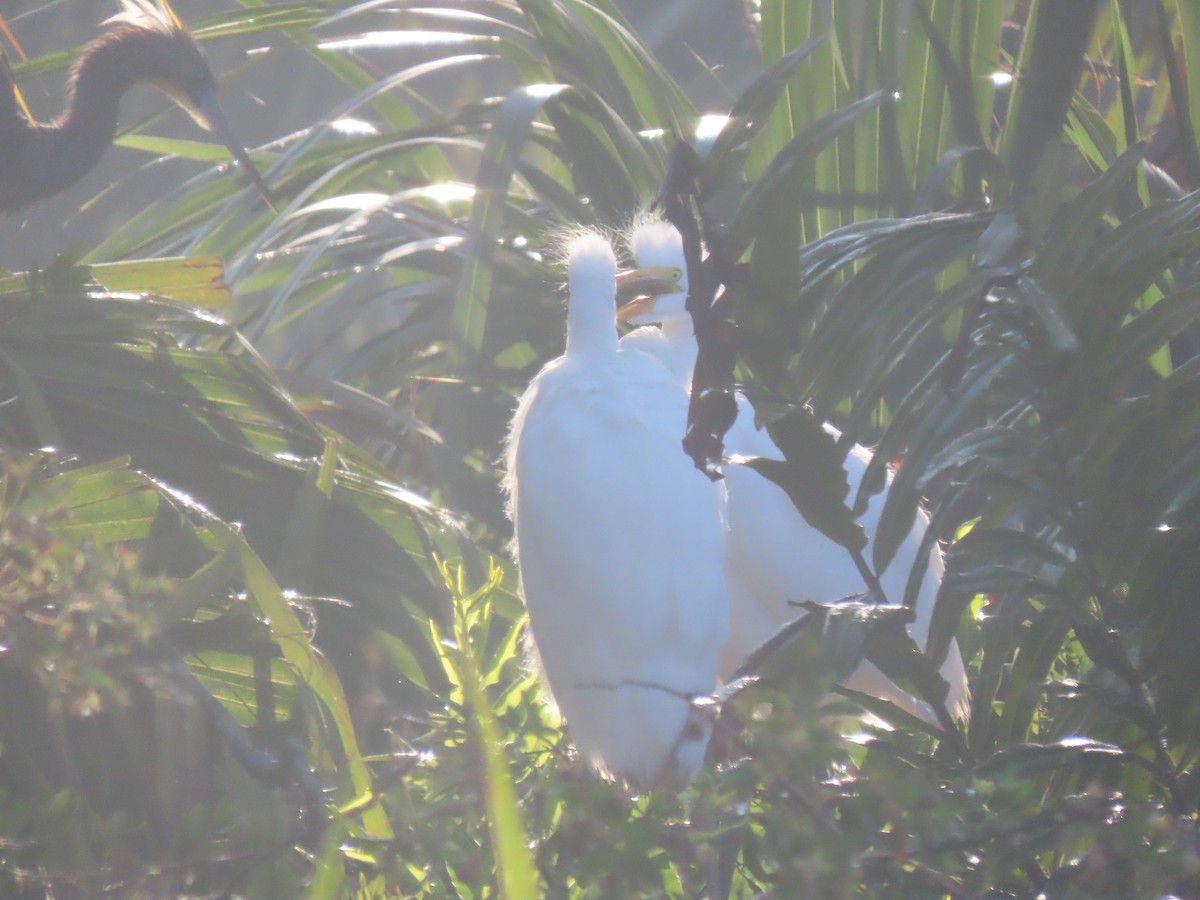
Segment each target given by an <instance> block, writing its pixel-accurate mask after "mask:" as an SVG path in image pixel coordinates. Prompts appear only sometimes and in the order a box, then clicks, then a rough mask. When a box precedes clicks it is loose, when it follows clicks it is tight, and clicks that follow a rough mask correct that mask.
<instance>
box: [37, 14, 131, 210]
mask: <svg viewBox="0 0 1200 900" xmlns="http://www.w3.org/2000/svg"><path fill="white" fill-rule="evenodd" d="M124 31H125V29H114V30H113V31H110V32H109V33H107V34H105V35H104V36H102V37H101V38H98V39H97V40H95V41H93V42H92V43H91V44H90V45H89V46H88V47H87V49H86V50H85V51H84V54H83V56H81V57H80V58H79V61H78V62H77V63H76V64H75V65H74V67H73V68H72V69H71V74H70V77H69V78H68V81H67V102H66V106H65V107H64V108H63V111H62V113H61V114H60V115H59V116H58V118H56V119H55V120H54V121H52V122H50V123H48V124H46V125H41V126H37V127H36V128H35V129H34V130H35V134H34V142H35V145H36V146H35V149H36V152H37V155H38V157H39V165H38V166H37V170H38V173H39V175H40V176H41V177H43V178H44V179H46V180H50V181H53V182H54V183H53V184H47V185H45V186H44V187H43V193H42V195H43V196H44V195H46V194H49V193H56V192H57V191H58V190H61V189H62V188H64V187H66V186H67V185H69V184H71V183H72V182H74V181H76V180H77V179H79V178H80V177H82V176H83V174H84V173H85V172H87V171H88V170H89V169H91V168H92V167H93V166H95V165H96V163H98V162H99V161H100V158H101V157H102V156H103V155H104V152H105V151H106V150H107V149H108V147H109V145H110V144H112V142H113V138H114V137H115V136H116V133H117V112H118V109H119V107H120V104H121V97H122V95H124V93H125V92H126V91H127V90H129V88H130V87H131V86H132V85H133V84H134V82H135V81H137V80H138V77H137V72H136V69H135V67H134V65H133V64H132V63H133V60H132V59H131V53H130V48H126V47H124V46H123V41H122V34H123V33H124Z"/></svg>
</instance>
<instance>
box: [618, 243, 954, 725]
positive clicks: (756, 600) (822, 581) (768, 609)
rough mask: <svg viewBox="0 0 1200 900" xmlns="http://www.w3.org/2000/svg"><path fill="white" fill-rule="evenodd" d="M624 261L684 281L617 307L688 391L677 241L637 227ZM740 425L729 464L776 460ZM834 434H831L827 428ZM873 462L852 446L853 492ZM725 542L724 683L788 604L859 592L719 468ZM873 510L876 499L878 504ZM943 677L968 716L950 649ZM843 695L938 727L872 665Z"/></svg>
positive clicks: (936, 565)
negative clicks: (734, 458) (873, 700)
mask: <svg viewBox="0 0 1200 900" xmlns="http://www.w3.org/2000/svg"><path fill="white" fill-rule="evenodd" d="M628 243H629V249H630V252H631V253H632V254H633V256H634V259H635V260H636V261H637V264H638V265H639V266H669V267H672V268H674V269H677V270H679V272H680V273H681V285H680V286H681V287H682V288H683V291H682V292H678V293H671V294H664V295H661V296H658V297H655V296H648V297H642V298H639V299H638V300H636V301H634V302H633V303H630V304H627V305H626V306H624V307H622V309H621V312H620V317H621V318H622V319H625V320H626V321H629V322H631V323H633V324H647V323H653V322H657V323H660V327H657V328H656V327H653V326H649V325H647V327H643V328H638V329H637V330H635V331H632V332H630V333H629V334H627V335H625V337H623V338H621V344H622V346H624V347H628V348H630V349H634V348H637V349H640V350H642V351H644V352H645V353H648V354H651V355H654V356H655V357H657V358H658V359H661V360H662V361H663V363H664V364H665V365H667V366H668V367H669V368H670V369H671V370H672V371H673V372H674V373H675V375H676V378H677V380H678V383H679V384H681V385H682V386H683V388H684V390H685V391H686V390H689V389H690V387H691V379H692V370H693V368H694V367H695V363H696V353H697V344H696V337H695V332H694V331H693V329H692V321H691V316H690V315H689V314H688V313H687V311H686V310H685V309H684V302H685V298H686V293H687V272H686V265H685V262H684V256H683V242H682V239H681V237H680V235H679V232H678V231H677V230H676V229H675V227H674V226H673V225H671V224H670V223H668V222H662V221H641V222H639V223H636V224H635V225H634V227H633V229H632V230H631V232H630V234H629V235H628ZM737 404H738V417H737V421H736V422H735V423H734V425H733V428H732V429H730V431H729V433H728V434H727V435H726V438H725V446H726V451H727V453H729V454H730V455H733V454H739V455H741V456H747V457H748V456H764V457H768V458H771V459H782V458H783V454H782V453H781V452H780V450H779V448H778V447H776V446H775V443H774V441H772V440H771V438H770V435H768V434H767V432H766V431H765V430H759V429H757V428H755V427H754V409H753V407H752V406H751V405H750V402H749V401H748V400H747V399H746V398H745V397H744V396H743V395H742V394H740V393H739V394H738V395H737ZM825 427H826V430H827V431H830V432H831V433H834V434H835V435H836V430H835V429H833V428H832V427H831V426H828V425H827V426H825ZM870 461H871V453H870V451H869V450H866V449H865V448H863V447H859V446H855V447H853V448H852V450H851V452H850V454H849V455H848V456H847V458H846V462H845V467H846V473H847V476H848V480H849V482H850V489H851V491H852V492H853V491H856V490H857V489H858V485H859V484H860V483H861V481H862V477H863V474H864V473H865V471H866V468H867V465H868V463H869V462H870ZM725 483H726V491H727V509H726V516H727V519H728V535H727V538H726V548H725V574H726V581H727V585H728V590H729V603H730V609H729V639H728V641H727V642H726V644H725V646H724V647H723V648H722V651H721V677H722V678H725V679H728V678H729V677H730V676H731V675H732V674H733V673H734V672H735V671H736V670H737V668H738V667H739V666H740V665H741V664H742V662H744V661H745V659H746V658H747V657H748V656H749V655H750V653H751V652H753V651H754V650H755V649H757V648H758V647H759V646H761V645H762V643H763V642H764V641H766V639H767V638H769V637H770V636H771V635H772V634H774V633H775V632H776V631H777V630H778V629H779V628H780V627H781V626H782V625H784V624H786V623H787V622H789V621H792V620H793V619H795V617H796V616H797V611H796V608H795V607H794V606H792V605H791V604H790V603H789V601H799V600H816V601H818V602H831V601H833V600H837V599H839V598H841V597H844V596H847V595H849V594H853V593H856V592H861V591H862V590H863V588H864V585H863V580H862V576H861V574H860V573H859V572H858V569H857V568H856V567H855V565H854V563H853V561H852V560H851V558H850V556H849V554H847V553H846V552H845V551H844V550H843V549H842V548H841V547H839V546H837V544H835V543H834V542H833V541H831V540H830V539H829V538H827V537H825V536H824V535H823V534H821V533H820V532H819V531H817V530H816V529H815V528H813V527H811V526H810V525H809V524H808V523H807V522H805V521H804V518H803V517H802V516H801V515H800V513H799V512H798V511H797V510H796V508H795V506H794V505H793V504H792V502H791V500H790V499H789V497H788V496H787V494H786V493H785V492H784V491H783V490H782V489H781V488H779V487H778V486H777V485H775V484H774V483H773V482H771V481H769V480H768V479H767V478H764V477H763V476H762V475H759V474H758V473H757V472H754V471H752V470H750V469H748V468H746V467H743V466H736V465H733V466H726V467H725ZM876 501H878V498H876ZM882 505H883V504H882V502H872V503H871V504H870V505H869V506H868V508H867V510H866V512H865V513H864V514H863V516H862V518H861V519H860V522H861V524H862V526H863V528H864V529H865V530H866V532H867V534H868V535H871V534H873V533H874V531H875V529H876V528H877V527H878V524H879V515H880V512H881V509H882ZM928 524H929V521H928V519H927V518H926V517H925V515H924V514H923V513H920V512H919V513H918V516H917V520H916V522H915V523H914V525H913V528H912V531H911V532H910V533H909V534H908V536H907V537H906V538H905V540H904V541H903V543H902V544H901V546H900V548H899V550H898V551H897V552H896V556H895V559H894V560H893V562H892V564H891V565H890V566H889V567H888V568H887V569H886V570H885V571H884V573H883V575H882V576H881V579H880V580H881V584H882V587H883V590H884V593H885V594H886V595H887V597H888V599H889V600H890V601H892V602H899V600H900V599H902V598H903V597H904V588H905V583H906V581H907V578H908V573H909V571H910V569H911V568H912V566H913V564H914V561H915V560H916V558H917V551H918V548H919V547H920V545H921V540H922V538H923V537H924V534H925V530H926V528H927V527H928ZM942 572H943V566H942V558H941V553H940V552H939V551H938V550H937V549H936V548H935V549H934V551H933V553H931V554H930V558H929V562H928V568H927V571H926V572H925V573H924V577H923V579H922V582H921V586H920V591H919V593H918V594H917V599H916V609H915V613H916V618H915V621H913V622H912V623H911V625H910V626H909V633H910V634H911V635H912V637H913V639H914V640H915V641H916V642H917V644H918V646H921V647H924V645H925V641H926V639H927V638H928V636H929V625H930V619H931V617H932V615H933V604H934V599H935V598H936V596H937V590H938V586H939V584H940V583H941V579H942ZM940 671H941V675H942V677H943V678H945V679H946V681H947V682H948V683H949V685H950V691H949V694H948V696H947V698H946V707H947V710H948V711H949V712H950V714H951V715H952V716H953V717H954V718H956V719H960V720H961V719H965V718H966V716H967V715H968V712H969V699H970V693H969V690H968V686H967V675H966V669H965V668H964V666H963V661H962V654H961V653H960V652H959V649H958V645H957V643H956V642H954V641H951V644H950V647H949V651H948V653H947V655H946V659H945V661H944V662H943V663H942V665H941V668H940ZM842 684H843V686H845V687H847V688H850V689H851V690H856V691H861V692H862V693H865V694H870V695H872V696H875V697H880V698H882V699H885V700H890V701H891V702H893V703H895V704H896V705H898V706H900V707H901V708H902V709H904V710H906V711H907V712H909V713H911V714H913V715H916V716H919V717H920V718H922V719H924V720H925V721H927V722H929V723H931V724H934V725H936V724H938V722H937V717H936V715H935V714H934V712H933V710H932V709H930V707H929V705H928V704H927V703H925V702H923V701H921V700H918V699H917V698H915V697H913V696H912V695H911V694H909V693H907V692H905V691H903V690H901V689H900V688H899V687H898V686H897V685H896V684H895V683H894V682H893V681H891V680H890V679H889V678H888V677H887V676H886V675H884V674H883V672H881V671H880V670H879V669H878V668H877V667H876V666H874V665H873V664H871V663H869V662H866V661H864V662H863V663H862V664H861V665H860V666H859V667H858V668H857V669H856V670H855V672H854V673H853V674H852V675H851V676H850V677H849V678H848V679H846V680H845V681H844V682H842Z"/></svg>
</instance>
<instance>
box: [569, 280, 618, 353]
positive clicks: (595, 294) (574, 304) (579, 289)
mask: <svg viewBox="0 0 1200 900" xmlns="http://www.w3.org/2000/svg"><path fill="white" fill-rule="evenodd" d="M581 280H582V279H572V280H571V285H570V288H571V298H570V299H569V300H568V301H567V355H568V356H570V355H572V354H580V353H616V352H617V301H616V294H617V283H616V280H615V279H613V278H611V277H610V278H605V279H595V280H592V279H588V280H586V281H585V282H584V283H583V284H580V283H579V281H581Z"/></svg>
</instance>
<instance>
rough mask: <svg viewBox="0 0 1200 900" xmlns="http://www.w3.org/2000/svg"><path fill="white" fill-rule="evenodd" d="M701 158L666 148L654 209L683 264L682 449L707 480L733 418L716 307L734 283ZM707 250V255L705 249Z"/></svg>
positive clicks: (724, 335)
mask: <svg viewBox="0 0 1200 900" xmlns="http://www.w3.org/2000/svg"><path fill="white" fill-rule="evenodd" d="M700 170H701V160H700V157H699V156H698V155H697V154H696V151H695V150H693V149H692V147H691V146H690V145H689V144H687V143H686V142H684V141H679V140H677V141H676V142H675V146H674V147H673V148H672V149H671V157H670V159H669V161H668V163H667V174H666V178H665V179H664V181H663V188H662V191H661V193H660V194H659V196H658V198H657V200H656V201H655V205H656V206H658V207H660V208H661V209H662V211H663V214H664V215H665V216H666V218H667V220H668V221H669V222H670V223H671V224H672V225H674V226H675V227H676V228H677V229H678V230H679V233H680V235H681V236H682V238H683V255H684V259H685V260H686V262H687V271H688V285H689V290H688V296H687V311H688V312H689V313H690V314H691V317H692V323H693V327H694V328H695V331H696V343H697V344H698V345H699V350H698V352H697V355H696V368H695V370H694V372H693V374H692V394H691V402H690V403H689V405H688V423H687V432H686V434H685V435H684V438H683V449H684V452H686V453H687V454H688V455H689V456H690V457H691V458H692V461H693V462H694V463H695V464H696V468H698V469H699V470H700V471H702V472H703V473H704V474H705V475H707V476H708V477H709V478H711V479H712V480H714V481H716V480H718V479H719V478H721V477H722V476H721V472H720V468H719V466H720V462H721V459H722V457H723V456H724V455H725V445H724V437H725V433H726V432H727V431H728V430H729V428H730V426H732V425H733V422H734V420H735V419H736V418H737V401H736V400H735V399H734V387H733V367H734V364H735V363H736V361H737V348H736V345H735V342H734V326H733V323H732V322H731V321H730V320H729V316H728V313H729V308H730V306H731V304H730V303H729V302H728V301H726V302H721V303H718V299H717V297H718V294H719V293H720V292H721V289H722V288H726V289H728V288H730V287H731V286H733V285H734V284H736V283H738V282H740V280H741V278H740V270H739V269H738V267H737V259H736V258H730V257H731V256H732V255H733V254H732V253H731V252H722V249H723V248H722V242H721V240H720V236H719V234H718V233H717V230H716V228H715V226H714V225H713V223H712V222H711V221H710V220H709V219H708V218H707V217H706V215H705V213H704V210H703V207H702V204H701V196H700V194H701V189H700ZM706 247H707V252H705V248H706Z"/></svg>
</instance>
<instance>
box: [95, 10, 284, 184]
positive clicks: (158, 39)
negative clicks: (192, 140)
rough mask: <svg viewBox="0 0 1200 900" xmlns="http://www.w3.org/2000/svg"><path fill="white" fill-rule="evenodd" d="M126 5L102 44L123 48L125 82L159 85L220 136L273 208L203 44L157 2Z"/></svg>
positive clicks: (205, 127)
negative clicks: (224, 107)
mask: <svg viewBox="0 0 1200 900" xmlns="http://www.w3.org/2000/svg"><path fill="white" fill-rule="evenodd" d="M122 6H123V8H124V9H123V11H122V12H121V13H118V14H117V15H115V16H113V17H112V18H110V19H108V20H106V21H105V23H104V24H106V25H111V26H115V27H114V28H112V29H111V30H110V31H109V32H108V34H106V35H105V36H104V37H103V38H101V41H104V42H106V43H113V44H118V45H120V47H121V49H122V51H123V52H122V53H121V55H120V59H121V66H122V68H124V69H125V72H124V78H126V79H128V80H129V81H131V82H132V81H144V82H146V83H147V84H150V85H152V86H154V87H156V88H157V89H158V90H160V91H162V92H163V93H164V94H166V95H167V96H168V97H170V98H171V99H172V100H174V101H175V103H176V104H178V105H179V106H181V107H182V108H183V109H184V110H185V111H186V112H187V113H188V115H190V116H191V117H192V119H193V120H195V122H196V124H197V125H199V126H200V127H201V128H203V129H204V130H205V131H208V132H210V133H212V134H213V135H215V136H216V137H217V138H218V139H219V140H220V141H221V143H223V144H224V145H225V147H226V149H228V150H229V153H230V155H232V156H233V158H234V159H235V160H236V161H237V163H238V165H239V166H240V167H241V168H242V171H244V172H245V173H246V175H247V176H248V177H249V178H250V181H251V182H252V183H253V184H254V187H255V188H256V189H257V190H258V192H259V193H260V194H262V196H263V197H264V199H266V201H267V203H268V204H270V203H271V193H270V191H269V190H268V188H267V185H266V183H265V182H264V181H263V180H262V176H260V175H259V173H258V169H256V168H255V166H254V163H253V162H251V160H250V156H249V154H247V153H246V150H245V148H244V147H243V146H242V145H241V143H239V142H238V140H237V139H236V138H235V137H234V134H233V129H231V128H230V127H229V123H228V122H227V121H226V119H225V116H224V115H223V114H222V112H221V108H220V106H219V105H218V104H217V83H216V80H215V79H214V78H213V73H212V69H211V68H210V67H209V65H208V59H207V58H206V57H205V55H204V51H202V50H201V49H200V45H199V44H197V43H196V41H195V39H194V38H193V37H192V36H191V35H190V34H188V32H187V30H186V29H185V28H184V27H183V24H182V23H181V22H180V21H179V19H178V18H176V17H175V15H174V13H172V12H171V11H170V10H169V9H167V8H165V7H163V6H160V5H159V4H158V3H156V2H153V0H122Z"/></svg>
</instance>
